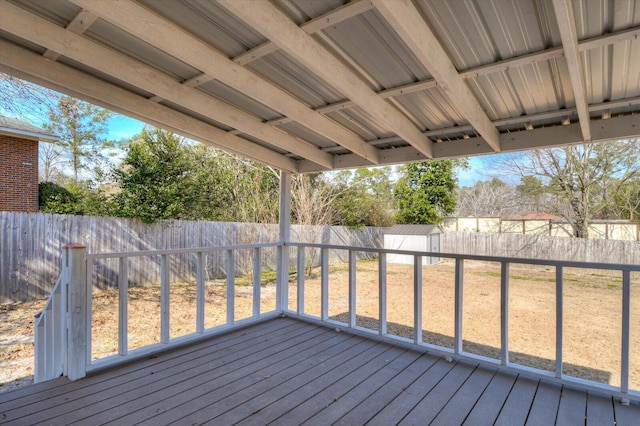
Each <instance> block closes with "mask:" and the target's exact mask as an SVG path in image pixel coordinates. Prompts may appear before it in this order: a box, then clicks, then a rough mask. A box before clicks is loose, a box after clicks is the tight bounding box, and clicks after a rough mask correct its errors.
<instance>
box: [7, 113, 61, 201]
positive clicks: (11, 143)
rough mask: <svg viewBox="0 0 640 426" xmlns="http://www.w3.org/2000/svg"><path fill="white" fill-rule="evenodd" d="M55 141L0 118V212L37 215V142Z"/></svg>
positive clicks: (25, 125) (28, 126)
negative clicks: (34, 213)
mask: <svg viewBox="0 0 640 426" xmlns="http://www.w3.org/2000/svg"><path fill="white" fill-rule="evenodd" d="M57 140H58V138H57V137H56V136H54V135H51V134H49V133H47V132H46V131H44V130H42V129H41V128H39V127H36V126H33V125H31V124H29V123H25V122H24V121H20V120H16V119H14V118H7V117H2V116H0V211H14V212H15V211H21V212H37V211H38V142H39V141H45V142H54V141H57Z"/></svg>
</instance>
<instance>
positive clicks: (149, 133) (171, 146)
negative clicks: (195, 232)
mask: <svg viewBox="0 0 640 426" xmlns="http://www.w3.org/2000/svg"><path fill="white" fill-rule="evenodd" d="M114 176H115V179H116V182H117V183H118V184H119V186H120V189H121V192H120V193H118V194H117V195H116V197H115V200H114V201H115V207H116V214H117V215H118V216H124V217H134V218H138V219H140V220H142V221H143V222H145V223H153V222H156V221H158V220H162V219H179V218H184V216H186V212H187V210H188V208H189V206H190V205H191V204H192V203H193V199H194V196H195V194H194V193H193V190H192V188H191V185H192V183H193V173H192V171H191V163H190V158H189V155H188V154H187V151H186V149H185V148H184V146H183V141H182V139H180V138H178V137H176V136H174V135H173V134H171V133H168V132H165V131H163V130H155V129H154V130H152V129H143V130H142V133H141V134H140V136H139V137H138V138H137V139H135V140H134V141H133V142H132V143H131V144H130V145H129V148H128V150H127V155H126V157H125V159H124V161H123V163H122V165H121V166H120V167H119V168H118V169H116V170H115V171H114Z"/></svg>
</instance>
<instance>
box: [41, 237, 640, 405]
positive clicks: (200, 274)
mask: <svg viewBox="0 0 640 426" xmlns="http://www.w3.org/2000/svg"><path fill="white" fill-rule="evenodd" d="M289 246H291V247H297V248H298V250H297V253H298V262H297V265H296V266H297V268H298V277H297V281H298V289H297V290H298V293H297V296H298V297H297V298H298V302H297V306H296V308H295V309H294V310H290V309H289V306H288V279H287V277H288V272H289V258H288V254H289ZM266 247H275V248H276V250H277V254H278V258H279V259H278V263H277V265H278V266H277V269H278V271H277V272H278V279H277V287H276V309H275V310H273V311H270V312H266V313H263V312H261V310H260V273H261V256H262V250H263V249H264V248H266ZM76 248H77V247H76ZM307 248H316V249H319V250H320V268H321V284H320V285H321V298H320V317H313V316H311V315H308V314H306V313H305V312H304V282H305V281H304V277H305V271H304V268H305V254H304V253H305V249H307ZM238 250H251V251H252V253H253V273H254V279H253V292H254V294H253V309H252V315H251V316H250V317H248V318H245V319H243V320H239V321H237V320H236V319H235V314H234V308H235V291H234V287H235V267H236V265H235V258H236V255H235V253H236V252H237V251H238ZM330 250H342V251H347V252H348V253H349V282H348V288H349V301H348V306H349V308H348V309H349V312H348V319H347V322H346V323H338V322H336V321H334V320H331V319H330V318H329V297H328V288H329V251H330ZM216 251H223V252H225V256H226V268H225V269H226V275H227V318H226V322H225V324H223V325H220V326H216V327H213V328H210V329H205V325H204V309H205V300H204V293H205V288H204V286H205V283H204V269H203V268H204V266H203V257H204V254H205V253H211V252H216ZM358 252H368V253H374V254H376V255H378V258H379V263H378V264H379V273H378V296H379V311H378V312H379V318H378V319H379V321H378V324H379V325H378V329H377V330H369V329H365V328H363V327H360V326H358V325H357V324H356V294H357V280H356V259H357V257H356V254H357V253H358ZM78 254H83V256H84V251H82V253H78ZM182 254H195V255H196V258H197V262H196V266H195V267H196V295H197V303H196V332H195V333H191V334H189V335H185V336H179V337H172V336H171V335H170V332H169V324H170V317H169V314H170V297H169V296H170V292H169V286H170V282H171V278H170V274H171V269H170V267H169V264H170V257H171V256H172V255H182ZM388 254H404V255H410V256H413V258H414V282H413V296H414V298H413V300H414V306H413V311H414V312H413V313H414V324H413V326H414V333H413V336H412V337H413V338H412V339H407V338H403V337H400V336H394V335H390V334H388V333H387V303H386V301H387V286H386V275H387V274H386V257H387V255H388ZM158 255H159V256H160V258H161V315H160V322H161V343H157V344H152V345H149V346H146V347H143V348H138V349H135V350H131V351H130V350H129V348H128V347H127V329H128V312H127V304H128V303H127V289H128V279H127V269H128V264H129V261H128V260H129V258H133V257H140V256H158ZM69 256H71V255H70V254H69V249H67V256H66V257H65V259H67V260H66V262H67V263H69V265H67V266H64V265H63V272H62V274H61V278H60V280H59V281H58V284H56V287H55V288H54V291H53V292H52V295H51V298H50V299H49V301H48V302H47V305H46V306H45V309H44V311H43V313H42V314H41V315H40V316H39V317H38V318H37V320H36V336H35V337H36V343H35V344H36V381H42V380H47V379H50V378H53V377H57V376H59V375H60V374H66V373H67V370H68V369H69V371H71V372H72V374H73V375H74V377H75V378H77V377H82V376H83V375H84V374H85V373H86V371H90V370H96V369H99V368H102V367H104V366H110V365H113V364H115V363H119V362H123V361H127V360H131V359H136V358H138V357H144V356H147V355H149V354H152V353H155V352H157V351H159V350H163V349H166V348H169V347H173V346H176V345H179V344H184V343H185V342H189V341H194V340H197V339H200V338H202V336H205V335H207V336H209V335H212V334H218V333H222V332H226V331H228V330H230V329H234V328H237V327H241V326H244V325H248V324H253V323H256V322H259V321H262V320H265V319H268V318H272V317H275V316H277V315H281V314H283V313H284V314H288V315H293V316H299V317H300V318H305V319H308V320H312V321H315V320H317V321H320V322H322V323H329V324H332V325H336V324H337V325H340V326H341V327H348V328H351V329H352V330H354V331H355V332H367V333H370V334H371V335H374V336H375V335H377V336H378V337H379V338H380V339H383V340H392V341H395V342H401V343H402V344H408V345H412V346H415V347H418V348H422V349H428V350H430V351H432V352H435V353H441V354H443V355H445V356H447V357H456V358H460V359H469V360H473V361H476V362H479V363H482V364H489V365H492V366H499V367H501V368H503V369H506V370H512V371H515V372H518V373H523V374H528V375H532V376H535V377H538V378H540V377H545V378H547V379H549V380H555V381H558V382H560V383H569V384H578V385H579V386H581V387H583V388H587V389H592V390H596V391H600V392H607V393H609V394H611V395H615V396H618V397H620V398H621V399H622V401H623V402H628V401H629V400H631V399H632V400H638V401H640V392H639V390H637V389H629V368H630V366H629V364H630V362H629V361H630V360H629V356H630V348H629V347H630V285H631V272H634V273H635V272H640V265H625V264H609V263H593V262H574V261H559V260H540V259H521V258H508V257H497V256H476V255H462V254H452V253H440V252H438V253H434V252H415V251H407V250H388V249H381V248H366V247H355V246H338V245H327V244H307V243H286V244H283V243H266V244H247V245H235V246H226V247H199V248H192V249H176V250H157V251H144V252H124V253H102V254H86V256H85V257H84V258H82V259H74V260H73V262H72V261H70V260H69V259H73V258H72V257H69ZM423 256H429V257H441V258H448V259H453V260H454V261H455V269H454V276H455V282H454V291H455V296H454V300H455V302H454V303H455V312H454V333H453V334H454V336H453V348H447V347H443V346H437V345H433V344H430V343H426V342H423V341H422V333H423V329H422V320H421V314H422V297H421V292H422V287H423V283H422V281H423V279H422V266H421V265H422V262H421V259H422V257H423ZM102 259H118V265H119V266H118V268H119V281H118V286H119V289H120V290H119V304H120V307H119V315H118V321H119V324H118V354H117V355H113V356H109V357H106V358H103V359H101V360H97V361H90V359H89V358H90V347H91V341H90V335H91V333H90V330H88V329H89V327H90V324H91V285H90V284H88V283H87V279H86V277H87V276H90V275H91V270H92V266H91V265H92V263H91V262H93V261H96V260H102ZM465 260H477V261H485V262H496V263H499V264H500V265H501V268H500V289H501V290H500V294H501V296H500V302H501V303H500V306H501V308H500V324H501V325H500V330H501V343H500V359H497V360H496V359H490V358H486V357H482V356H479V355H474V354H472V353H469V352H466V351H464V347H463V340H462V336H463V328H464V327H463V326H464V324H463V293H464V291H463V290H464V265H465ZM83 262H84V263H83ZM70 263H73V268H74V269H73V270H72V268H71V265H70ZM511 264H529V265H544V266H551V267H554V268H555V270H556V273H555V286H556V290H555V293H556V360H555V361H556V362H555V371H553V372H549V371H544V370H539V369H535V368H531V367H527V366H524V365H520V364H517V363H513V362H511V361H510V360H509V346H508V345H509V339H508V329H509V327H508V319H509V317H508V310H509V297H508V295H509V279H508V278H509V266H510V265H511ZM83 265H84V267H85V268H86V269H82V266H83ZM568 267H570V268H582V269H603V270H612V271H621V272H622V278H623V279H622V281H623V286H622V301H621V303H622V321H621V328H622V342H621V353H620V357H621V371H620V373H621V381H620V386H611V385H606V384H602V383H598V382H595V381H589V380H584V379H580V378H577V377H573V376H569V375H567V374H565V373H564V372H563V371H562V365H563V271H564V268H568ZM83 274H84V284H82V281H83V276H82V275H83ZM74 280H77V281H80V282H81V284H80V286H79V287H78V286H77V283H76V285H75V286H74V285H70V286H69V288H70V289H71V290H69V291H70V293H69V294H66V291H67V290H66V286H65V285H64V283H65V282H69V283H70V284H73V281H74ZM82 285H84V286H85V290H86V294H83V293H82V292H81V291H80V293H79V294H80V296H78V294H75V293H74V292H77V291H79V290H78V289H80V290H82V288H83V287H82ZM83 298H84V299H83ZM83 300H84V301H83ZM67 301H71V302H70V303H75V305H74V309H73V315H71V311H69V307H67V306H66V303H67ZM83 319H84V321H85V322H83ZM85 323H86V324H85ZM83 327H85V328H84V331H83ZM70 330H72V331H73V334H74V336H75V339H74V341H75V343H74V344H72V343H73V342H70V341H69V340H68V339H67V338H66V336H67V333H69V332H70ZM83 333H84V334H85V335H84V336H82V334H83ZM83 338H85V339H86V342H85V343H83V341H82V339H83ZM83 351H84V352H83ZM82 357H84V358H86V359H87V360H88V361H87V363H86V365H81V366H80V367H78V366H76V365H75V362H76V361H78V360H79V359H80V358H82ZM84 358H83V359H84ZM69 359H73V360H74V368H75V370H73V369H71V368H70V367H69V364H70V363H69ZM81 364H82V363H81ZM70 376H71V374H70Z"/></svg>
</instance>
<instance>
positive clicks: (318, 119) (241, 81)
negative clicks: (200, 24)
mask: <svg viewBox="0 0 640 426" xmlns="http://www.w3.org/2000/svg"><path fill="white" fill-rule="evenodd" d="M71 1H72V2H73V3H75V4H77V5H78V6H80V7H83V8H86V9H88V10H90V11H91V12H92V13H95V14H96V15H98V16H99V17H100V18H102V19H104V20H106V21H108V22H110V23H111V24H113V25H115V26H117V27H119V28H120V29H122V30H124V31H126V32H128V33H130V34H132V35H134V36H136V37H138V38H139V39H141V40H144V41H145V42H147V43H149V44H150V45H152V46H154V47H156V48H158V49H161V50H163V51H165V52H166V53H168V54H170V55H172V56H174V57H176V58H178V59H180V60H181V61H183V62H185V63H187V64H189V65H191V66H193V67H194V68H197V69H199V70H200V71H202V72H203V73H204V74H206V75H207V76H208V77H213V78H215V79H217V80H219V81H221V82H223V83H225V84H226V85H228V86H229V87H232V88H234V89H235V90H237V91H239V92H241V93H243V94H245V95H246V96H249V97H251V98H253V99H255V100H256V101H258V102H260V103H262V104H264V105H266V106H268V107H269V108H272V109H274V110H276V111H278V112H280V113H281V114H283V115H285V116H287V117H289V118H290V119H291V120H293V121H296V122H298V123H300V124H301V125H303V126H305V127H307V128H308V129H309V130H311V131H312V132H315V133H318V134H320V135H322V136H324V137H325V138H327V139H329V140H331V141H333V142H334V143H336V144H338V145H341V146H344V147H345V148H347V149H349V150H350V151H353V152H354V153H356V154H358V155H360V156H362V157H363V158H365V159H367V160H368V161H370V162H371V163H373V164H377V163H378V151H377V150H376V149H375V148H374V147H372V146H370V145H368V144H366V143H365V142H364V140H363V139H362V138H360V137H359V136H358V135H356V134H355V133H353V132H351V131H349V130H347V129H345V128H344V127H341V126H340V125H338V124H337V123H336V122H334V121H332V120H331V119H329V118H327V117H326V116H324V115H322V114H320V113H318V112H316V111H314V110H313V109H312V108H310V107H309V106H308V105H306V104H304V103H303V102H301V101H300V100H298V99H297V98H295V97H293V96H292V95H291V94H289V93H288V92H286V91H285V90H283V89H282V88H280V87H278V86H276V85H274V84H273V83H271V82H269V81H267V80H265V79H264V78H262V77H260V76H259V75H257V74H255V73H253V72H252V71H250V70H249V69H246V68H243V67H242V66H240V65H238V64H236V63H234V62H233V61H231V60H230V59H229V58H227V57H226V56H225V55H223V54H222V53H220V52H219V51H218V50H216V49H215V48H213V47H212V46H210V45H208V44H206V43H204V42H203V41H201V40H200V39H198V38H196V37H194V36H193V35H191V34H189V33H187V32H185V31H184V30H183V29H181V28H179V27H177V26H176V25H175V24H173V23H171V22H169V21H167V20H166V19H164V18H163V17H161V16H158V15H156V14H155V13H153V12H152V11H150V10H149V9H147V8H145V7H143V6H141V5H139V4H137V3H134V2H132V1H130V0H112V1H110V2H104V1H100V0H71ZM325 165H326V164H325Z"/></svg>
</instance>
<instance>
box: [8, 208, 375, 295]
mask: <svg viewBox="0 0 640 426" xmlns="http://www.w3.org/2000/svg"><path fill="white" fill-rule="evenodd" d="M292 236H293V237H294V238H293V240H294V241H301V242H326V243H329V244H331V243H334V244H347V245H366V246H369V247H379V246H380V241H381V234H380V230H379V229H375V228H374V229H365V230H362V231H357V230H351V229H347V228H340V227H335V228H331V229H330V228H329V227H323V226H306V227H301V226H298V225H293V226H292ZM323 236H324V237H323ZM327 236H328V237H327ZM278 240H279V235H278V225H275V224H274V225H272V224H268V225H260V224H248V223H223V222H204V221H183V220H175V221H162V222H158V223H155V224H151V225H147V224H144V223H142V222H140V221H138V220H135V219H122V218H109V217H90V216H71V215H57V214H43V213H19V212H18V213H15V212H0V304H6V303H12V302H18V301H26V300H32V299H34V298H41V297H45V296H48V294H49V292H51V289H52V288H53V285H54V284H55V282H56V279H57V278H58V275H59V271H60V262H61V253H62V247H63V246H64V245H66V244H69V243H81V244H84V245H86V246H87V249H88V252H89V253H106V252H118V251H142V250H159V249H173V248H183V247H215V246H226V245H235V244H250V243H262V242H275V241H278ZM251 256H252V254H251V253H239V255H238V259H237V263H236V270H237V271H238V272H239V273H250V271H249V270H246V271H245V270H244V269H251V268H252V266H251ZM263 256H264V259H265V263H264V267H265V269H267V268H268V267H272V268H275V261H276V257H275V252H274V251H271V250H265V252H264V253H263ZM317 257H318V258H319V256H317ZM295 261H296V260H295V258H292V259H291V262H292V265H295V263H293V262H295ZM129 262H130V263H129V265H130V268H129V276H128V278H129V282H130V283H131V285H150V284H157V283H158V282H159V280H160V269H159V264H158V262H159V259H153V258H132V259H130V260H129ZM204 263H205V277H206V279H212V278H222V277H224V273H225V265H224V253H223V252H214V253H208V254H206V255H205V262H204ZM92 267H93V269H92V271H93V275H94V280H93V284H94V285H95V286H97V287H101V288H104V287H106V286H110V285H111V286H115V285H116V283H117V280H118V271H117V264H116V263H113V262H112V261H100V262H95V263H94V264H93V265H92ZM171 268H172V270H171V276H172V277H173V278H174V280H181V279H195V278H194V271H195V258H194V257H193V256H189V255H175V256H171ZM243 268H244V269H243Z"/></svg>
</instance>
